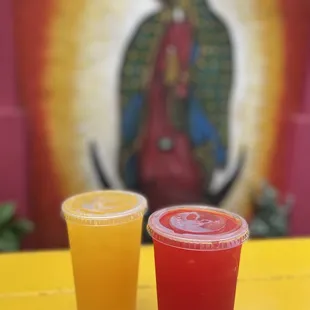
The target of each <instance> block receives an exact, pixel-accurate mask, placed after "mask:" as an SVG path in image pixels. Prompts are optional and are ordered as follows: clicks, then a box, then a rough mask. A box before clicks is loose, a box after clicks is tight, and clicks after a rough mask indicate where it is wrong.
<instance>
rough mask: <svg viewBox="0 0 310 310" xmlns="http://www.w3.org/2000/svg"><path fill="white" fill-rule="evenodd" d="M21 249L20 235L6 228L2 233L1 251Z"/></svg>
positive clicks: (0, 238) (0, 239) (0, 240)
mask: <svg viewBox="0 0 310 310" xmlns="http://www.w3.org/2000/svg"><path fill="white" fill-rule="evenodd" d="M19 249H20V242H19V239H18V237H17V236H16V235H15V234H14V233H13V232H12V231H10V230H5V231H3V232H2V233H1V235H0V251H5V252H13V251H18V250H19Z"/></svg>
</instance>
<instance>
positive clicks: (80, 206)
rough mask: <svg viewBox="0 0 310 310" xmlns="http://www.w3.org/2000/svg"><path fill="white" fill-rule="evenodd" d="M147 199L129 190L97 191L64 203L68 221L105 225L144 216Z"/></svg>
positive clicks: (63, 209) (77, 196) (64, 212)
mask: <svg viewBox="0 0 310 310" xmlns="http://www.w3.org/2000/svg"><path fill="white" fill-rule="evenodd" d="M146 209H147V201H146V199H145V197H143V196H142V195H139V194H136V193H133V192H127V191H116V190H115V191H114V190H107V191H96V192H88V193H84V194H80V195H76V196H73V197H71V198H69V199H67V200H65V201H64V202H63V204H62V214H63V215H64V218H65V219H66V221H67V222H74V223H77V224H81V225H90V226H93V225H94V226H105V225H118V224H123V223H126V222H129V221H132V220H135V219H137V218H139V217H142V216H143V215H144V213H145V211H146Z"/></svg>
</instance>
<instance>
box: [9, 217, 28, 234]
mask: <svg viewBox="0 0 310 310" xmlns="http://www.w3.org/2000/svg"><path fill="white" fill-rule="evenodd" d="M10 228H11V229H12V230H13V232H14V233H15V234H17V235H18V236H24V235H26V234H29V233H31V232H32V231H33V230H34V224H33V223H32V222H30V221H28V220H26V219H17V220H16V221H14V222H12V224H11V225H10Z"/></svg>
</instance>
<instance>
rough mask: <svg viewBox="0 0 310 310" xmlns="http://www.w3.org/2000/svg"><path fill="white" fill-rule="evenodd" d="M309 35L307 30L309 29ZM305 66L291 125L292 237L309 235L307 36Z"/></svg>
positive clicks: (309, 73) (309, 78)
mask: <svg viewBox="0 0 310 310" xmlns="http://www.w3.org/2000/svg"><path fill="white" fill-rule="evenodd" d="M309 31H310V28H309ZM308 42H309V44H308V51H309V52H308V55H309V61H308V66H305V72H306V74H307V79H306V82H305V85H304V87H303V89H304V100H303V102H302V104H301V108H300V111H299V113H297V114H296V115H294V116H293V118H292V120H291V123H292V128H294V130H293V132H292V136H293V144H292V149H293V152H292V153H293V156H292V165H291V167H290V169H291V170H290V175H289V178H288V179H289V191H290V192H291V193H292V194H293V195H294V197H295V205H294V209H293V214H292V219H291V234H292V235H309V234H310V225H309V220H310V201H309V197H310V160H309V157H310V32H309V40H308Z"/></svg>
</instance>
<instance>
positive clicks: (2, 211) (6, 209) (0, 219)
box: [0, 203, 15, 229]
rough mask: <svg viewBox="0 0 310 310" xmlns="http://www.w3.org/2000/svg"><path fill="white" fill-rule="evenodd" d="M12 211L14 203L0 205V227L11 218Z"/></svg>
mask: <svg viewBox="0 0 310 310" xmlns="http://www.w3.org/2000/svg"><path fill="white" fill-rule="evenodd" d="M14 213H15V206H14V204H10V203H7V204H3V205H0V229H1V228H2V227H3V226H4V225H6V224H7V223H9V222H10V221H11V220H12V219H13V217H14Z"/></svg>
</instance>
